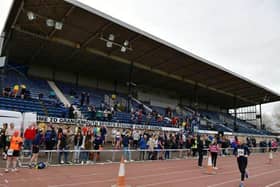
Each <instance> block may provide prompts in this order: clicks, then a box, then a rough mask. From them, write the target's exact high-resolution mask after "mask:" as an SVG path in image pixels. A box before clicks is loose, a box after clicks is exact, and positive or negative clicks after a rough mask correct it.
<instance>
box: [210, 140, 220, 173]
mask: <svg viewBox="0 0 280 187" xmlns="http://www.w3.org/2000/svg"><path fill="white" fill-rule="evenodd" d="M209 150H210V153H211V158H212V165H213V168H214V169H218V168H217V167H216V164H217V157H218V152H219V146H218V144H217V140H216V139H214V140H213V143H212V144H211V145H210V147H209Z"/></svg>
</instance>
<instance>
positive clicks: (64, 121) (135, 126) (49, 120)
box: [37, 116, 180, 131]
mask: <svg viewBox="0 0 280 187" xmlns="http://www.w3.org/2000/svg"><path fill="white" fill-rule="evenodd" d="M37 122H45V123H54V124H67V125H97V126H102V125H105V126H106V127H112V128H133V129H143V130H153V131H179V130H180V129H179V128H171V127H159V126H150V125H138V124H129V123H117V122H107V121H91V120H85V119H69V118H57V117H46V116H37Z"/></svg>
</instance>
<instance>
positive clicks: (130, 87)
mask: <svg viewBox="0 0 280 187" xmlns="http://www.w3.org/2000/svg"><path fill="white" fill-rule="evenodd" d="M133 67H134V66H133V62H131V63H130V67H129V74H128V102H127V111H128V112H130V108H131V101H132V100H131V99H132V73H133Z"/></svg>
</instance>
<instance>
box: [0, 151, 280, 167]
mask: <svg viewBox="0 0 280 187" xmlns="http://www.w3.org/2000/svg"><path fill="white" fill-rule="evenodd" d="M250 151H251V154H264V153H268V152H269V148H267V147H253V148H250ZM272 151H273V152H278V151H279V148H276V149H273V150H272ZM208 152H209V151H208V149H204V150H203V155H204V157H205V158H206V157H207V154H208ZM233 152H234V150H233V149H232V148H226V149H221V150H220V152H219V156H233V154H234V153H233ZM30 155H31V153H30V151H29V150H22V151H21V156H20V159H19V160H20V161H21V163H22V165H25V164H28V163H29V160H30ZM122 156H124V159H125V160H126V161H128V162H129V161H130V162H135V161H149V160H180V159H197V157H198V152H197V150H195V149H154V150H148V149H142V150H141V149H126V148H123V149H120V150H77V149H76V150H40V152H39V159H38V160H39V161H42V162H45V163H48V164H49V165H57V164H71V165H73V164H96V163H112V162H119V161H120V159H121V157H122ZM1 166H3V164H0V167H1Z"/></svg>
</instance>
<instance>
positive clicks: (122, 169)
mask: <svg viewBox="0 0 280 187" xmlns="http://www.w3.org/2000/svg"><path fill="white" fill-rule="evenodd" d="M112 187H128V186H127V185H125V165H124V158H123V156H122V158H121V163H120V169H119V176H118V181H117V184H115V185H112Z"/></svg>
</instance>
